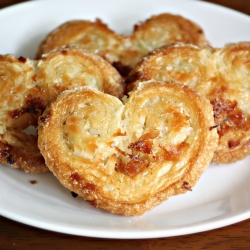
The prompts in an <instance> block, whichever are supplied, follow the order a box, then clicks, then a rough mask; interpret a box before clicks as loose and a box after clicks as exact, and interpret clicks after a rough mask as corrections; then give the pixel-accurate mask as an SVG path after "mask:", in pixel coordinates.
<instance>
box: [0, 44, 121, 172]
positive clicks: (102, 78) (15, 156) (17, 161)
mask: <svg viewBox="0 0 250 250" xmlns="http://www.w3.org/2000/svg"><path fill="white" fill-rule="evenodd" d="M80 86H92V87H95V88H97V89H99V90H100V91H104V92H107V93H109V94H112V95H115V96H117V97H119V98H121V97H122V96H123V91H124V83H123V78H122V77H121V76H120V74H119V73H118V72H117V71H116V70H115V69H114V68H113V67H112V66H111V65H110V64H109V63H108V62H107V61H105V60H104V59H102V58H101V57H99V56H98V55H95V54H91V53H89V52H84V51H82V50H80V49H76V48H61V49H58V50H54V51H51V52H50V53H48V54H46V55H44V56H43V57H42V59H40V60H37V61H36V60H30V59H28V58H23V57H20V58H17V57H15V56H14V55H0V93H1V95H0V96H1V97H0V162H1V163H2V164H4V165H8V166H10V167H12V168H20V169H22V170H24V171H25V172H29V173H39V172H45V171H48V168H47V167H46V165H45V163H44V159H43V157H42V155H41V154H40V151H39V149H38V147H37V136H36V134H34V133H30V132H27V128H29V127H30V126H31V127H35V128H36V127H37V121H38V117H39V116H40V115H41V114H42V112H43V111H44V109H45V108H46V107H47V106H48V105H49V103H50V102H51V101H53V100H54V99H55V98H56V97H57V95H58V94H59V93H60V92H62V91H63V90H66V89H74V88H76V87H80ZM28 130H29V129H28Z"/></svg>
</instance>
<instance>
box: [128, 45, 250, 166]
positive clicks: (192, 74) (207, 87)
mask: <svg viewBox="0 0 250 250" xmlns="http://www.w3.org/2000/svg"><path fill="white" fill-rule="evenodd" d="M249 61H250V43H249V42H239V43H235V44H228V45H226V46H224V47H223V48H211V47H210V48H199V47H197V46H194V45H190V44H183V43H178V44H172V45H169V46H164V47H162V48H159V49H156V50H154V51H152V52H151V53H149V54H148V55H147V56H146V57H145V58H143V60H141V62H139V63H138V65H137V66H136V67H135V68H134V69H133V72H131V74H130V76H129V77H128V79H127V84H128V90H127V91H130V90H131V89H133V87H134V86H135V85H136V82H140V81H142V80H149V79H155V80H158V81H162V80H167V79H168V80H169V79H175V80H178V81H180V82H182V83H184V84H186V85H188V86H190V87H192V88H193V89H195V90H196V91H198V92H199V93H200V94H202V95H204V96H205V97H206V98H208V99H209V100H210V102H211V104H212V105H213V109H214V117H215V122H216V124H217V131H218V134H219V144H218V147H217V149H216V151H215V154H214V158H213V162H216V163H230V162H235V161H238V160H241V159H243V158H245V157H246V156H248V155H249V154H250V132H249V131H250V130H249V129H250V113H249V110H250V99H249V95H250V93H249V86H250V85H249V75H250V66H249V65H250V64H249Z"/></svg>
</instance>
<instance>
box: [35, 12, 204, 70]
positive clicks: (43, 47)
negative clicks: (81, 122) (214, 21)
mask: <svg viewBox="0 0 250 250" xmlns="http://www.w3.org/2000/svg"><path fill="white" fill-rule="evenodd" d="M172 42H185V43H193V44H196V45H198V46H204V45H206V44H207V40H206V38H205V35H204V32H203V30H202V29H201V27H200V26H199V25H198V24H196V23H194V22H193V21H191V20H189V19H187V18H184V17H182V16H180V15H173V14H169V13H164V14H159V15H154V16H151V17H150V18H148V19H147V20H146V21H144V22H140V23H138V24H136V25H135V26H134V30H133V33H132V34H131V35H130V36H125V35H121V34H117V33H115V32H114V31H112V30H111V29H109V28H108V26H107V25H106V24H104V23H103V22H101V21H100V20H99V19H98V20H96V21H94V22H91V21H86V20H72V21H68V22H66V23H63V24H62V25H60V26H59V27H57V28H56V29H54V30H53V31H51V32H50V33H49V34H48V35H47V36H46V37H45V39H44V40H43V41H42V42H41V44H40V46H39V49H38V52H37V57H38V58H39V57H40V56H41V55H42V54H43V53H47V52H48V51H50V50H52V49H55V48H57V47H61V46H64V45H77V46H80V47H82V48H84V49H86V50H89V51H91V52H95V53H98V54H99V55H101V56H102V57H104V58H105V59H106V60H108V61H109V62H110V63H115V64H114V65H116V66H117V67H118V68H119V69H121V71H122V72H123V73H124V74H126V72H124V71H126V67H127V66H129V67H133V66H134V65H135V64H136V63H137V62H138V60H139V59H140V58H141V57H143V56H144V55H146V54H147V53H148V52H149V51H151V50H153V49H155V48H157V47H160V46H163V45H165V44H169V43H172ZM117 63H118V64H117ZM122 66H125V67H122Z"/></svg>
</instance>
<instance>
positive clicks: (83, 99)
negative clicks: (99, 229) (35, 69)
mask: <svg viewBox="0 0 250 250" xmlns="http://www.w3.org/2000/svg"><path fill="white" fill-rule="evenodd" d="M213 126H214V118H213V110H212V106H211V104H210V103H209V101H208V100H207V99H205V98H203V97H202V96H200V95H199V94H197V93H196V92H195V91H193V90H192V89H191V88H189V87H187V86H184V85H181V84H180V83H178V84H177V83H175V82H167V83H165V82H154V81H149V82H142V83H140V84H139V86H138V88H137V89H136V90H134V91H133V92H131V93H130V96H129V97H128V99H124V103H122V102H121V101H120V100H119V99H118V98H116V97H114V96H110V95H107V94H104V93H102V92H100V91H98V90H95V89H91V88H82V89H79V90H74V91H64V92H63V93H61V94H60V95H59V96H58V98H57V99H56V101H55V102H53V103H52V104H51V105H50V106H49V107H48V108H47V109H46V110H45V112H44V113H43V115H42V116H41V117H40V119H39V126H38V146H39V149H40V151H41V153H42V155H43V156H44V158H45V161H46V164H47V166H48V167H49V169H50V170H51V171H52V172H53V173H54V175H55V176H56V177H57V178H58V179H59V181H60V182H61V183H62V185H64V186H65V187H66V188H68V189H70V190H71V191H73V192H75V193H77V194H79V195H80V196H82V197H83V198H84V199H85V200H87V201H89V203H90V204H91V205H93V206H94V207H101V208H103V209H106V210H108V211H110V212H111V213H116V214H121V215H127V216H130V215H141V214H143V213H144V212H146V211H148V210H150V209H152V208H153V207H155V206H157V205H159V204H160V203H161V202H163V201H164V200H166V199H168V198H169V197H170V196H173V195H177V194H182V193H185V192H187V191H188V190H191V189H192V188H193V187H194V185H195V184H196V182H197V180H198V179H199V178H200V176H201V174H202V173H203V172H204V171H205V169H206V168H207V166H208V165H209V163H210V161H211V159H212V157H213V153H214V149H215V147H216V146H217V139H218V135H217V132H216V130H214V129H213Z"/></svg>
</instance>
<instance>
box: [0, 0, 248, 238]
mask: <svg viewBox="0 0 250 250" xmlns="http://www.w3.org/2000/svg"><path fill="white" fill-rule="evenodd" d="M162 12H171V13H175V14H181V15H183V16H185V17H187V18H189V19H191V20H193V21H195V22H197V23H198V24H200V25H201V26H202V27H203V29H204V31H205V33H206V36H207V37H208V39H209V40H210V42H211V43H212V44H213V45H214V46H223V45H224V44H225V43H228V42H237V41H243V40H250V34H249V32H248V31H249V28H250V18H249V17H248V16H246V15H243V14H240V13H237V12H235V11H232V10H229V9H226V8H222V7H219V6H216V5H212V4H208V3H205V2H202V1H191V0H154V1H151V0H147V1H145V0H134V1H133V3H132V2H131V1H123V0H116V1H112V0H100V1H98V0H84V1H82V0H71V1H68V0H58V1H57V0H55V1H51V0H49V1H48V0H47V1H33V2H27V3H23V4H19V5H16V6H13V7H10V8H6V9H3V10H1V11H0V37H1V39H0V54H6V53H13V54H16V55H18V56H20V55H22V56H28V57H30V58H33V57H34V55H35V52H36V49H37V46H38V44H39V42H40V41H41V39H42V38H44V36H45V35H46V34H47V33H48V32H49V31H51V30H52V29H54V28H55V27H56V26H58V25H59V24H61V23H63V22H65V21H67V20H72V19H91V20H94V19H95V18H97V17H98V18H101V19H102V20H103V21H104V22H106V23H108V24H109V26H110V27H111V28H112V29H115V30H116V31H117V32H120V33H129V32H130V31H131V30H132V25H133V24H134V23H136V22H137V21H139V20H144V19H145V18H148V17H149V16H151V15H152V14H157V13H162ZM249 164H250V158H247V159H245V160H243V161H240V162H237V163H235V164H230V165H221V166H217V165H211V166H209V168H208V170H207V171H206V172H205V173H204V174H203V176H202V177H201V179H200V181H199V182H198V184H197V185H196V187H195V188H194V190H193V191H192V192H189V193H187V194H185V195H180V196H177V197H172V198H170V199H169V200H168V201H166V202H164V203H163V204H161V205H160V206H158V207H156V208H154V209H153V210H152V211H150V212H147V213H146V214H144V215H143V216H140V217H121V216H117V215H112V214H109V213H108V212H105V211H102V210H99V209H94V208H92V207H91V206H90V205H88V204H87V203H86V202H84V201H83V200H82V199H81V198H79V197H78V198H73V197H72V196H71V193H70V192H69V191H68V190H66V189H65V188H63V187H62V186H61V185H60V184H59V183H58V181H57V180H56V179H55V177H54V176H53V175H52V174H51V173H46V174H40V175H39V174H38V175H29V174H25V173H23V172H21V171H19V170H13V169H10V168H7V167H5V166H2V165H0V171H1V172H0V214H1V215H2V216H5V217H7V218H10V219H13V220H16V221H19V222H22V223H25V224H28V225H31V226H35V227H39V228H43V229H48V230H52V231H57V232H63V233H68V234H74V235H82V236H93V237H103V238H128V239H133V238H156V237H168V236H176V235H184V234H191V233H195V232H201V231H206V230H210V229H215V228H219V227H223V226H226V225H229V224H233V223H236V222H239V221H242V220H245V219H247V218H250V168H249ZM32 180H36V181H37V184H36V185H32V184H31V182H30V181H32Z"/></svg>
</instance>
